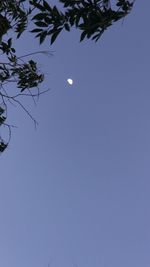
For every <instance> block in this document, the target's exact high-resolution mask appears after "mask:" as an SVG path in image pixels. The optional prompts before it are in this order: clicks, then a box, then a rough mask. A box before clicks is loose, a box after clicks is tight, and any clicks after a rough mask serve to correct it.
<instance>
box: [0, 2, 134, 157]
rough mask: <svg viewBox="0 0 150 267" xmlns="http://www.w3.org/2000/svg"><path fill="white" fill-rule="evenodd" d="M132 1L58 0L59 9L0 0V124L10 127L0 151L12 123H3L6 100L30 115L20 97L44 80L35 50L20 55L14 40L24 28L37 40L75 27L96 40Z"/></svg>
mask: <svg viewBox="0 0 150 267" xmlns="http://www.w3.org/2000/svg"><path fill="white" fill-rule="evenodd" d="M134 1H135V0H134ZM134 1H132V2H130V1H126V0H116V6H115V8H112V7H111V1H110V0H59V1H58V2H60V3H61V4H62V8H61V9H60V8H58V7H57V6H56V5H55V6H51V5H50V3H49V2H48V1H45V0H30V1H26V0H4V1H0V52H1V61H0V99H1V102H0V127H1V129H2V126H4V127H7V128H8V131H9V138H8V140H6V141H4V140H3V138H2V136H1V135H0V152H3V151H4V150H5V149H6V147H7V145H8V143H9V140H10V136H11V127H12V126H11V125H9V124H7V123H6V118H7V114H8V104H9V103H15V104H17V105H19V106H21V108H23V109H24V111H25V112H27V114H28V115H29V116H30V117H31V118H32V115H31V114H30V113H29V112H28V110H27V109H26V108H25V107H24V105H23V103H22V102H21V101H20V97H21V96H31V97H32V98H34V97H35V96H37V95H39V94H40V93H41V91H40V89H39V85H40V84H41V83H42V82H43V81H44V75H43V74H42V73H40V72H39V70H38V65H37V62H35V61H34V60H33V57H32V55H33V54H34V52H33V53H30V51H29V54H28V56H30V59H29V60H28V61H27V60H26V56H25V55H23V56H20V57H19V56H18V55H17V51H16V48H15V47H14V40H16V38H17V40H18V41H19V40H20V37H21V36H22V34H23V33H24V32H25V31H27V32H28V34H32V36H33V38H37V39H38V40H39V43H40V44H42V43H43V42H44V40H45V39H46V38H50V44H53V43H54V42H55V41H56V39H57V37H58V36H59V35H60V34H61V33H62V31H63V30H65V31H68V32H69V31H71V29H72V28H77V29H78V30H79V31H80V32H81V34H80V41H83V40H84V39H85V38H87V39H91V40H93V41H98V40H99V38H100V37H101V35H102V34H103V33H104V32H105V30H106V29H107V28H108V27H110V26H111V25H112V24H113V23H114V22H116V21H118V20H120V19H122V18H124V17H125V16H126V15H128V14H129V13H130V11H131V9H132V7H133V4H134ZM10 84H11V86H13V90H11V92H10V89H9V88H10ZM34 90H37V91H36V92H35V91H34ZM32 119H33V118H32ZM33 120H34V119H33Z"/></svg>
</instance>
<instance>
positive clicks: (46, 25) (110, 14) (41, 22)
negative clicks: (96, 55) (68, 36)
mask: <svg viewBox="0 0 150 267" xmlns="http://www.w3.org/2000/svg"><path fill="white" fill-rule="evenodd" d="M59 2H61V3H62V4H63V10H64V13H63V12H62V11H60V10H59V9H58V8H57V7H56V6H54V7H52V6H51V5H50V4H49V3H48V2H46V1H45V0H42V1H40V3H38V1H37V0H32V1H30V4H31V5H33V6H34V7H35V8H36V9H37V10H39V12H38V13H37V14H36V15H35V16H34V17H33V18H32V20H33V22H34V25H35V28H34V29H33V30H32V31H31V32H32V33H36V37H37V38H39V41H40V44H41V43H42V42H44V40H45V38H46V37H47V36H50V38H51V44H52V43H53V42H54V41H55V40H56V38H57V37H58V35H59V34H60V32H61V31H62V30H63V29H65V30H66V31H70V29H71V27H75V28H77V29H79V30H80V31H81V35H80V41H83V40H84V39H85V38H88V39H92V40H94V41H98V39H99V38H100V37H101V35H102V33H103V32H104V31H105V30H106V29H107V28H108V27H110V26H111V25H112V24H113V23H114V22H116V21H118V20H120V19H122V18H123V17H124V16H126V15H127V14H128V13H129V12H130V11H131V8H132V7H133V2H132V3H130V2H129V1H126V0H117V1H116V10H112V9H111V8H110V9H106V8H105V5H104V1H103V0H60V1H59Z"/></svg>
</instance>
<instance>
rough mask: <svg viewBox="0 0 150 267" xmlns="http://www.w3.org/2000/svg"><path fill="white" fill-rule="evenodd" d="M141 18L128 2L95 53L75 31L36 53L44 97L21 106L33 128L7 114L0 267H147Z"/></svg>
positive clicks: (149, 110) (26, 46)
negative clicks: (125, 12) (49, 53)
mask: <svg viewBox="0 0 150 267" xmlns="http://www.w3.org/2000/svg"><path fill="white" fill-rule="evenodd" d="M149 10H150V2H149V1H136V4H135V7H134V10H133V12H132V13H131V14H130V15H129V16H128V17H127V18H126V19H125V20H124V21H123V22H120V23H118V24H116V25H114V26H113V27H111V28H110V29H108V30H107V32H106V33H105V34H104V35H103V36H102V38H101V40H100V41H99V42H97V43H96V44H95V43H93V42H91V41H85V42H82V43H79V42H78V40H79V33H78V32H76V31H75V30H74V31H73V32H71V33H64V34H62V36H60V38H59V39H58V40H57V42H56V43H55V44H54V45H53V46H52V47H49V42H48V41H47V42H46V43H45V44H44V45H42V46H41V48H40V49H41V50H47V49H50V51H54V52H53V55H54V56H52V57H46V56H44V55H41V56H40V55H39V56H38V58H37V59H38V60H39V67H40V69H41V70H43V71H44V72H45V73H46V81H45V84H44V89H47V88H50V89H51V91H50V92H49V93H47V94H45V95H43V96H41V97H40V100H39V102H38V105H37V107H36V108H35V107H34V105H33V103H32V101H31V100H30V99H25V102H24V103H25V105H26V107H27V108H28V109H29V111H30V112H31V114H33V116H34V117H35V118H36V119H37V121H38V122H39V125H38V127H37V130H36V131H35V129H34V125H33V123H32V121H31V120H30V119H29V118H28V117H27V116H26V114H25V113H24V112H23V111H22V110H20V109H19V110H18V109H17V108H14V107H10V109H9V119H8V120H9V122H10V123H12V124H16V125H17V126H18V129H13V132H12V139H11V142H10V144H9V147H8V149H7V150H6V152H5V153H3V154H2V155H1V157H0V169H1V173H0V266H2V267H10V266H11V267H48V264H49V267H77V266H78V267H127V266H128V267H134V266H136V267H141V266H142V267H149V266H150V253H149V251H150V209H149V203H150V55H149V47H150V37H149ZM20 42H21V44H17V47H18V52H19V54H20V55H21V54H24V53H27V52H31V51H35V50H38V49H39V47H38V44H37V43H36V41H35V40H33V39H32V38H31V37H29V36H28V34H26V35H25V36H24V37H23V38H22V40H21V41H20ZM70 77H72V78H73V80H74V84H73V86H69V85H68V84H67V82H66V80H67V78H70Z"/></svg>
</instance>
